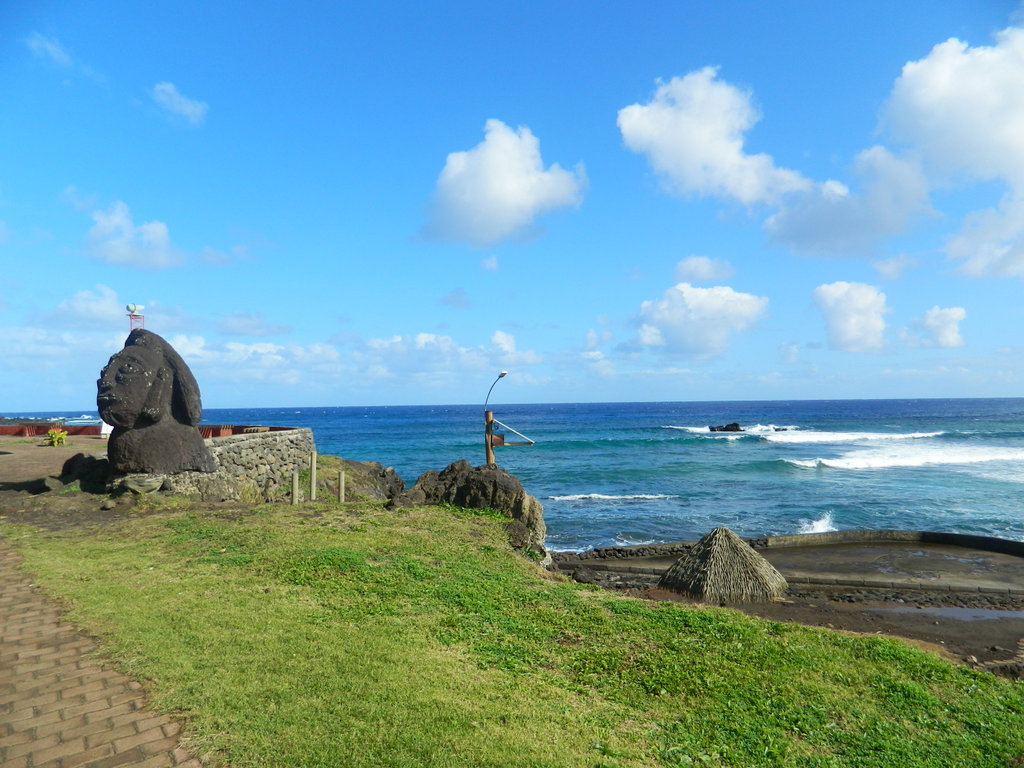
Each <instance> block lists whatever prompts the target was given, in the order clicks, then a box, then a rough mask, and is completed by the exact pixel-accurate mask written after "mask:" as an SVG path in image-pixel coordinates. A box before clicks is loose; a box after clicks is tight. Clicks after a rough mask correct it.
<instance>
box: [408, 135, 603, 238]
mask: <svg viewBox="0 0 1024 768" xmlns="http://www.w3.org/2000/svg"><path fill="white" fill-rule="evenodd" d="M484 131H485V137H484V140H483V141H482V142H481V143H480V144H478V145H477V146H476V147H474V148H473V149H471V150H468V151H466V152H452V153H451V154H450V155H448V159H447V160H446V162H445V166H444V169H443V170H442V171H441V175H440V176H439V177H438V180H437V187H436V188H435V190H434V201H433V208H432V211H431V221H430V225H429V226H428V229H427V231H428V232H429V233H430V234H431V235H433V236H435V237H439V238H442V239H447V240H458V241H462V242H467V243H470V244H472V245H476V246H486V245H490V244H492V243H495V242H497V241H499V240H502V239H504V238H508V237H513V236H515V235H518V234H521V233H523V232H524V231H525V230H526V229H528V228H529V226H530V225H531V224H532V223H533V220H534V219H535V218H536V217H537V216H539V215H541V214H543V213H546V212H548V211H552V210H556V209H558V208H565V207H570V206H577V205H579V204H580V201H581V199H582V194H583V188H584V186H585V185H586V176H585V174H584V171H583V167H582V166H577V168H576V169H575V170H574V171H572V172H570V171H567V170H565V169H563V168H561V167H559V166H558V165H557V164H555V165H552V166H551V167H550V168H548V169H547V170H544V163H543V160H542V159H541V155H540V142H539V141H538V139H537V137H536V136H534V135H533V134H532V133H531V132H530V129H529V128H526V127H525V126H521V127H519V128H518V129H517V130H514V131H513V130H512V129H511V128H509V127H508V126H507V125H505V124H504V123H503V122H501V121H500V120H493V119H492V120H488V121H487V124H486V125H485V127H484Z"/></svg>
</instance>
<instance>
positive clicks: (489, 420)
mask: <svg viewBox="0 0 1024 768" xmlns="http://www.w3.org/2000/svg"><path fill="white" fill-rule="evenodd" d="M506 376H508V371H502V372H501V373H499V374H498V378H497V379H495V380H494V382H493V383H492V384H491V388H490V389H488V390H487V397H485V398H484V446H485V448H486V449H487V464H488V466H489V465H491V464H497V462H495V461H494V444H493V438H494V413H493V412H492V411H488V410H487V403H488V401H489V400H490V399H491V392H492V390H493V389H494V385H495V384H497V383H498V380H499V379H503V378H505V377H506Z"/></svg>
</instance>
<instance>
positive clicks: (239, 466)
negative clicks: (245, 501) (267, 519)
mask: <svg viewBox="0 0 1024 768" xmlns="http://www.w3.org/2000/svg"><path fill="white" fill-rule="evenodd" d="M205 442H206V445H207V447H208V448H209V449H210V453H211V454H213V460H214V461H215V462H216V464H217V470H218V472H223V473H224V474H225V475H228V476H229V477H237V478H244V479H246V480H250V481H252V483H253V484H254V486H255V487H256V488H257V489H258V490H259V492H260V493H261V495H263V497H264V498H267V499H270V498H273V497H274V496H276V495H278V493H281V492H283V491H284V490H285V488H286V487H290V483H291V477H292V473H293V472H295V471H296V470H297V469H301V468H302V467H306V466H309V454H310V453H311V452H312V451H314V450H315V444H314V442H313V430H311V429H306V428H299V429H281V430H274V431H271V432H253V433H249V434H242V435H229V436H226V437H210V438H207V439H206V441H205Z"/></svg>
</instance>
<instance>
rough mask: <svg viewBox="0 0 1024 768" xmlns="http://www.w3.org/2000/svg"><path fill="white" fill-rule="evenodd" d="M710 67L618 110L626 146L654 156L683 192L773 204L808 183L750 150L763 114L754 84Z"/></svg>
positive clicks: (670, 185) (669, 184) (670, 184)
mask: <svg viewBox="0 0 1024 768" xmlns="http://www.w3.org/2000/svg"><path fill="white" fill-rule="evenodd" d="M717 74H718V70H717V68H715V67H705V68H704V69H701V70H698V71H696V72H691V73H689V74H688V75H686V76H684V77H673V78H672V79H671V80H670V81H669V82H667V83H662V84H661V85H659V86H658V89H657V90H656V91H655V93H654V97H653V98H652V99H651V100H650V101H649V102H648V103H646V104H633V105H631V106H628V107H624V108H623V109H620V110H619V117H618V126H619V130H620V131H621V132H622V138H623V140H624V141H625V143H626V146H627V147H628V148H629V149H631V150H632V151H634V152H638V153H641V154H643V155H645V156H646V157H647V160H648V162H649V163H650V164H651V167H652V168H654V170H655V171H656V172H657V173H658V174H659V176H660V177H661V179H662V181H663V183H664V185H665V187H666V188H667V189H668V190H669V191H670V192H673V193H676V194H679V195H691V194H694V195H717V196H721V197H731V198H735V199H736V200H738V201H739V202H741V203H744V204H748V205H749V204H754V203H770V202H774V201H776V200H777V199H778V198H779V196H780V195H782V194H784V193H787V192H793V191H795V190H800V189H804V188H806V187H807V186H808V184H809V182H808V181H807V180H806V179H804V178H803V177H802V176H801V175H800V174H799V173H796V172H795V171H790V170H787V169H785V168H779V167H777V166H776V165H775V162H774V160H772V158H771V157H770V156H769V155H765V154H755V155H752V154H747V153H746V152H745V151H744V141H745V135H746V133H747V132H748V131H750V129H751V128H753V127H754V125H755V124H756V123H757V121H758V120H759V119H760V115H759V114H758V113H757V110H756V109H755V108H754V106H753V104H752V102H751V95H750V93H749V92H747V91H743V90H740V89H739V88H737V87H735V86H733V85H730V84H729V83H726V82H722V81H720V80H717V79H716V77H717Z"/></svg>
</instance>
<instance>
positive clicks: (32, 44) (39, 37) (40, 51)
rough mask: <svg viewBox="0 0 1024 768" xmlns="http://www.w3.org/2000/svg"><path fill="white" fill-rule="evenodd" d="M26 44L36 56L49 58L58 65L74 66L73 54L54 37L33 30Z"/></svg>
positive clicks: (69, 67)
mask: <svg viewBox="0 0 1024 768" xmlns="http://www.w3.org/2000/svg"><path fill="white" fill-rule="evenodd" d="M25 44H26V45H27V46H28V47H29V49H30V50H31V51H32V53H34V54H35V55H36V56H38V57H39V58H41V59H48V60H49V61H51V62H53V63H54V64H56V65H57V66H58V67H63V68H64V69H71V68H72V67H73V66H74V59H72V58H71V55H70V54H69V53H68V52H67V51H65V50H64V48H63V46H61V44H60V43H59V42H58V41H57V40H56V39H54V38H52V37H47V36H46V35H44V34H41V33H39V32H33V33H32V34H31V35H29V36H28V37H27V38H25Z"/></svg>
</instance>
